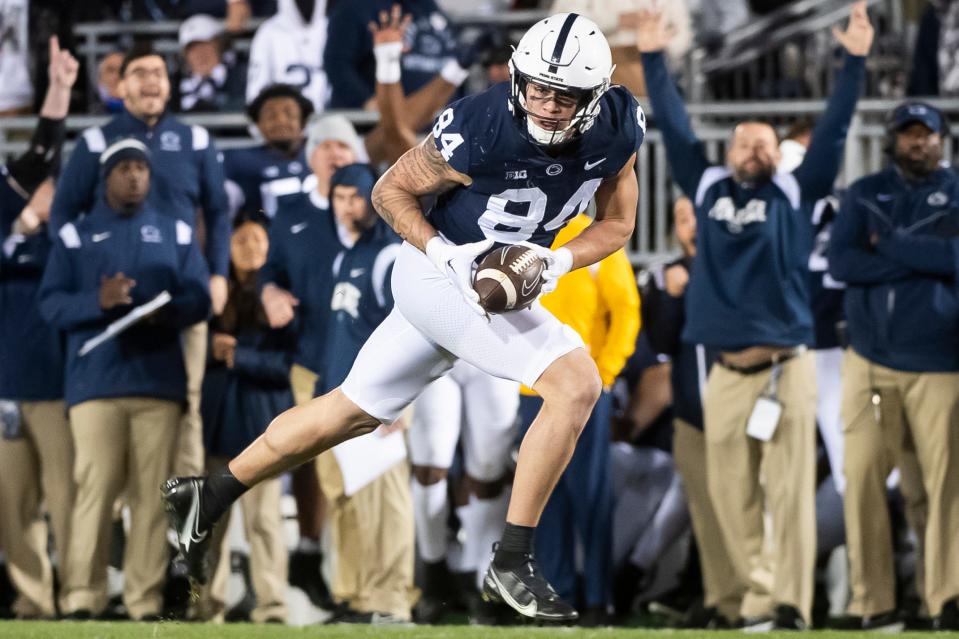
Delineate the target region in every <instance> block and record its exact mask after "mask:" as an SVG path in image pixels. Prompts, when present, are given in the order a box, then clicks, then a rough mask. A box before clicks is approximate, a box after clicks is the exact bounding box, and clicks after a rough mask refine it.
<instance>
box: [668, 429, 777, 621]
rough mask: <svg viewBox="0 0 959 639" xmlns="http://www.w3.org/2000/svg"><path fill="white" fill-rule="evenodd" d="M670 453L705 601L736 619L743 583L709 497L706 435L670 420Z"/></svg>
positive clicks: (744, 591) (727, 616)
mask: <svg viewBox="0 0 959 639" xmlns="http://www.w3.org/2000/svg"><path fill="white" fill-rule="evenodd" d="M673 456H674V459H675V460H676V468H677V469H678V470H679V474H680V475H682V478H683V486H684V487H685V489H686V497H687V499H688V500H689V515H690V517H691V519H692V521H693V533H694V534H695V535H696V546H697V547H698V548H699V562H700V565H701V566H702V573H703V593H704V603H705V605H706V606H707V607H714V608H716V610H718V611H719V614H721V615H722V616H724V617H725V618H726V619H728V620H729V621H735V620H737V619H738V618H739V616H740V614H741V613H740V607H741V605H742V600H743V596H744V595H745V594H746V584H745V582H743V581H741V580H740V579H739V578H738V577H737V575H736V569H735V567H734V566H733V564H732V561H731V559H730V556H729V550H727V548H726V544H725V543H724V541H723V536H722V531H721V530H720V528H719V520H718V519H717V518H716V511H715V509H714V508H713V502H712V500H711V499H710V498H709V485H708V482H707V479H706V438H705V437H704V436H703V433H702V431H700V430H699V429H697V428H694V427H693V426H691V425H689V424H688V423H686V422H684V421H683V420H681V419H675V420H673ZM760 535H761V531H760ZM756 543H758V544H760V545H761V544H762V539H761V538H760V539H759V540H758V542H757V541H756V540H753V541H752V543H751V544H750V545H753V544H756Z"/></svg>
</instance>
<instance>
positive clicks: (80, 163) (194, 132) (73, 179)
mask: <svg viewBox="0 0 959 639" xmlns="http://www.w3.org/2000/svg"><path fill="white" fill-rule="evenodd" d="M124 137H135V138H136V139H138V140H140V141H141V142H143V143H144V144H145V145H146V146H147V148H149V149H150V171H151V175H150V196H149V199H148V202H149V203H150V204H151V205H152V206H153V208H154V209H156V210H157V211H160V212H161V213H163V214H166V215H171V216H172V217H174V218H175V219H178V220H183V221H184V222H186V223H187V224H189V225H190V226H191V227H193V226H194V224H195V221H196V219H197V209H198V208H200V209H202V210H203V221H204V226H205V229H206V250H205V252H206V258H207V265H208V266H209V269H210V272H211V273H215V274H218V275H224V276H225V275H226V274H227V267H228V265H229V261H230V218H229V210H228V205H227V199H226V192H225V191H224V189H223V182H224V177H223V163H222V158H221V157H219V153H218V152H217V150H216V147H215V146H214V144H213V140H212V139H211V138H210V134H209V132H208V131H207V130H206V129H204V128H203V127H201V126H195V125H194V126H189V125H186V124H183V123H182V122H180V121H179V120H177V119H176V118H174V117H173V116H171V115H164V116H163V117H162V118H160V121H159V122H157V123H156V125H154V126H153V127H152V128H151V127H149V126H147V125H146V123H145V122H143V121H142V120H139V119H137V118H135V117H134V116H132V115H130V113H128V112H127V111H124V112H123V113H121V114H120V115H118V116H116V117H115V118H113V119H112V120H110V121H109V122H107V123H106V124H104V125H103V126H102V127H93V128H90V129H87V130H86V131H84V132H83V134H82V135H81V136H80V138H79V139H78V140H77V145H76V146H75V147H74V149H73V153H71V154H70V160H69V161H68V162H67V165H66V167H64V169H63V173H62V174H61V175H60V179H59V182H58V184H57V193H56V196H55V197H54V198H53V206H52V207H51V209H50V232H51V235H52V236H54V237H55V236H56V234H57V233H58V232H59V231H60V227H61V226H63V225H64V224H66V223H67V222H72V221H73V220H75V219H76V218H77V217H79V216H80V215H82V214H84V213H88V212H89V211H90V210H91V209H92V208H93V207H94V206H95V203H96V202H99V201H100V200H101V199H102V198H103V181H102V180H101V179H100V164H99V160H100V154H101V153H103V151H104V150H105V149H106V148H107V147H108V146H109V145H110V144H111V143H113V142H115V141H116V140H117V139H119V138H124ZM194 235H195V234H194Z"/></svg>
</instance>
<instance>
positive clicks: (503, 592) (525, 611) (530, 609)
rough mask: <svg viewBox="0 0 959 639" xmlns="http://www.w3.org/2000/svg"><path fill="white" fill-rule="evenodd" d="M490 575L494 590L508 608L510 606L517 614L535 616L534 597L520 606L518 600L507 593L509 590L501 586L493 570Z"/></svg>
mask: <svg viewBox="0 0 959 639" xmlns="http://www.w3.org/2000/svg"><path fill="white" fill-rule="evenodd" d="M490 576H491V577H492V578H493V581H494V582H495V583H496V590H497V591H499V596H500V597H502V598H503V601H504V602H506V604H507V605H508V606H509V607H510V608H512V609H513V610H515V611H516V612H518V613H519V614H521V615H523V616H524V617H536V608H537V605H536V599H533V600H532V601H530V602H529V603H528V604H526V605H525V606H521V605H520V604H519V602H518V601H516V600H515V599H513V597H512V596H511V595H510V594H509V591H508V590H507V589H506V588H505V587H503V583H502V582H501V581H500V580H499V577H497V576H496V573H495V572H492V571H491V572H490Z"/></svg>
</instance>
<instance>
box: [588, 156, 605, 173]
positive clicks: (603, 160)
mask: <svg viewBox="0 0 959 639" xmlns="http://www.w3.org/2000/svg"><path fill="white" fill-rule="evenodd" d="M605 161H606V158H603V159H602V160H596V161H595V162H587V163H586V167H585V170H587V171H589V170H590V169H592V168H596V167H597V166H599V165H600V164H602V163H603V162H605Z"/></svg>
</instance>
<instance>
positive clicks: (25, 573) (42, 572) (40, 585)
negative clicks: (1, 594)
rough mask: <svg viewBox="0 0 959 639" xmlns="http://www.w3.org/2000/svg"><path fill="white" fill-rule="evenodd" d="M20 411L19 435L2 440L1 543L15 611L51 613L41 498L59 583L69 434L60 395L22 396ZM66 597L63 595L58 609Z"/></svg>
mask: <svg viewBox="0 0 959 639" xmlns="http://www.w3.org/2000/svg"><path fill="white" fill-rule="evenodd" d="M20 416H21V428H22V432H23V437H22V438H20V439H16V440H12V441H8V440H0V468H2V469H3V470H2V471H0V472H2V475H0V548H2V549H3V550H4V551H5V552H6V555H7V570H8V572H9V574H10V580H11V581H12V582H13V585H14V587H16V589H17V599H16V601H15V602H14V604H13V610H14V613H15V614H16V615H17V616H18V617H52V616H53V615H55V614H56V609H55V607H54V603H53V569H52V567H51V565H50V558H49V556H48V555H47V525H46V523H44V521H43V517H42V513H41V508H40V503H41V501H43V502H44V504H45V505H46V510H47V512H48V513H49V514H50V524H51V528H52V529H53V540H54V543H55V544H56V548H57V552H58V554H59V557H60V581H61V583H62V582H63V579H64V576H65V574H66V570H65V568H66V562H65V560H66V554H67V553H66V550H67V549H66V545H67V542H68V541H69V539H70V515H71V514H72V512H73V499H74V492H75V491H74V485H73V438H72V436H71V435H70V425H69V424H68V423H67V414H66V407H65V406H64V404H63V401H62V400H56V401H43V402H21V403H20ZM65 603H66V602H65V601H64V600H63V598H62V597H61V600H60V601H59V604H60V608H61V609H63V608H64V604H65Z"/></svg>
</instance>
